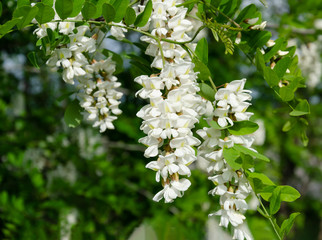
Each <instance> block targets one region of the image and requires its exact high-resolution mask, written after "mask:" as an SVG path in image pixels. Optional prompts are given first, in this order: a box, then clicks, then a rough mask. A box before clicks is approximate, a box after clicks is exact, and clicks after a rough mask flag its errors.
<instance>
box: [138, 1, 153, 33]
mask: <svg viewBox="0 0 322 240" xmlns="http://www.w3.org/2000/svg"><path fill="white" fill-rule="evenodd" d="M151 13H152V1H151V0H149V1H148V3H147V4H146V6H145V8H144V11H143V12H142V13H140V14H139V15H138V16H137V18H136V20H135V22H134V25H135V26H137V27H144V26H145V25H146V24H147V23H148V21H149V18H150V16H151Z"/></svg>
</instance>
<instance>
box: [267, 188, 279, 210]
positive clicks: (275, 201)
mask: <svg viewBox="0 0 322 240" xmlns="http://www.w3.org/2000/svg"><path fill="white" fill-rule="evenodd" d="M280 207H281V188H280V186H277V187H276V188H275V189H274V191H273V193H272V196H271V198H270V203H269V212H270V214H271V215H274V214H275V213H277V212H278V210H279V209H280Z"/></svg>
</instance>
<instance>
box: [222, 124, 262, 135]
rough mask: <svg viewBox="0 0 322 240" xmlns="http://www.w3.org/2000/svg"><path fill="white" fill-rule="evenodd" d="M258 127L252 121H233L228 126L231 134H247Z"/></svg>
mask: <svg viewBox="0 0 322 240" xmlns="http://www.w3.org/2000/svg"><path fill="white" fill-rule="evenodd" d="M258 128H259V126H258V124H257V123H254V122H252V121H239V122H234V125H233V126H231V127H230V128H228V131H229V132H230V133H231V134H232V135H247V134H251V133H253V132H255V131H256V130H257V129H258Z"/></svg>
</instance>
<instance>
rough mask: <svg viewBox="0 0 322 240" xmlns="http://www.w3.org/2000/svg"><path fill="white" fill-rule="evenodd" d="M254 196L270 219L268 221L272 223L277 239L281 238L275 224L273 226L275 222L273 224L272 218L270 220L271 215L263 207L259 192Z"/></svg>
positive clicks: (280, 239)
mask: <svg viewBox="0 0 322 240" xmlns="http://www.w3.org/2000/svg"><path fill="white" fill-rule="evenodd" d="M256 197H257V199H258V201H259V203H260V205H261V206H262V208H263V211H264V213H265V214H266V215H267V216H268V220H269V221H270V223H271V225H272V227H273V229H274V231H275V233H276V235H277V237H278V239H279V240H282V237H281V236H280V235H279V233H278V231H277V229H276V226H275V224H274V222H273V220H272V216H271V215H270V214H269V213H268V212H267V210H266V208H265V206H264V204H263V203H262V201H261V197H260V194H258V195H256Z"/></svg>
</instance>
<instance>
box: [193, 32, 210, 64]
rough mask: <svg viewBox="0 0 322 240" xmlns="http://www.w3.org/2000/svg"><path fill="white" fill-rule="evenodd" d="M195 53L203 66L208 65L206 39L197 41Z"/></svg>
mask: <svg viewBox="0 0 322 240" xmlns="http://www.w3.org/2000/svg"><path fill="white" fill-rule="evenodd" d="M195 53H196V55H197V56H198V58H199V60H200V61H201V62H203V63H204V64H205V65H207V64H208V42H207V39H206V38H202V39H200V40H199V41H198V44H197V46H196V51H195Z"/></svg>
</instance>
